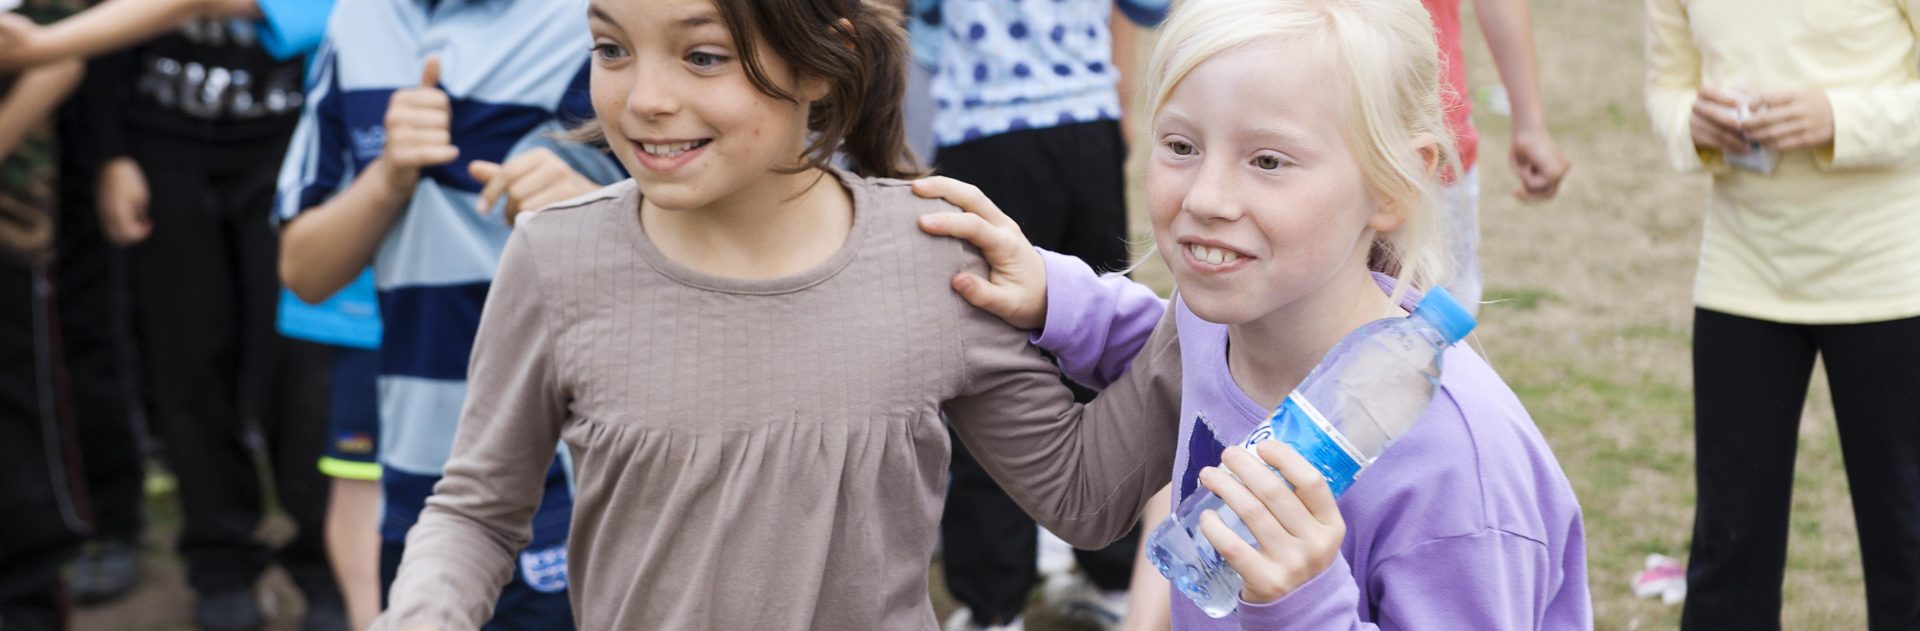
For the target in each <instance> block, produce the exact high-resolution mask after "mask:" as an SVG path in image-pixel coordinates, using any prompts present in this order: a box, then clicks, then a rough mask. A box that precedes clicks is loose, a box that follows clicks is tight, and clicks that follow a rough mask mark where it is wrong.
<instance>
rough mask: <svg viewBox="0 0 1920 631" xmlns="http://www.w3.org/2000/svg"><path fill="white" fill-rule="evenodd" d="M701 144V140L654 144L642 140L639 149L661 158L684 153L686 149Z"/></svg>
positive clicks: (691, 148)
mask: <svg viewBox="0 0 1920 631" xmlns="http://www.w3.org/2000/svg"><path fill="white" fill-rule="evenodd" d="M701 144H702V143H701V141H693V142H675V143H667V144H655V143H650V142H643V143H640V150H641V151H645V152H647V153H651V154H653V155H656V156H660V157H662V158H671V157H674V156H677V155H680V154H683V153H686V152H688V151H692V150H693V149H694V148H695V147H698V146H700V145H701Z"/></svg>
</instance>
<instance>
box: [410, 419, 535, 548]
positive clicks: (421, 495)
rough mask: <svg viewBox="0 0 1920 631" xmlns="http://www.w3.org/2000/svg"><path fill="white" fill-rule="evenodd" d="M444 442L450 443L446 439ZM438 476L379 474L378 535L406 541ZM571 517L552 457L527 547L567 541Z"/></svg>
mask: <svg viewBox="0 0 1920 631" xmlns="http://www.w3.org/2000/svg"><path fill="white" fill-rule="evenodd" d="M447 440H453V437H452V436H448V437H447ZM439 483H440V476H435V475H414V474H411V473H406V472H402V471H395V470H393V469H391V468H388V469H385V470H383V471H381V472H380V489H381V499H382V502H383V504H384V505H385V507H386V510H385V511H383V512H382V514H381V517H380V536H381V538H382V539H385V540H387V541H405V540H406V538H407V530H408V529H410V528H413V525H414V524H415V523H417V522H419V521H420V511H421V510H423V509H425V508H426V507H427V497H428V496H430V495H433V485H435V484H439ZM572 517H573V493H572V492H571V491H569V490H568V488H567V474H566V470H565V469H562V468H561V467H560V459H559V458H555V459H554V461H553V464H551V465H549V466H548V467H547V481H546V489H545V493H544V494H543V495H542V496H541V498H540V508H539V509H537V510H535V511H534V513H533V540H532V541H530V542H528V544H527V547H528V548H542V547H547V546H552V545H556V544H559V543H561V542H564V541H566V540H567V531H568V530H569V527H570V524H571V523H572V521H573V520H572Z"/></svg>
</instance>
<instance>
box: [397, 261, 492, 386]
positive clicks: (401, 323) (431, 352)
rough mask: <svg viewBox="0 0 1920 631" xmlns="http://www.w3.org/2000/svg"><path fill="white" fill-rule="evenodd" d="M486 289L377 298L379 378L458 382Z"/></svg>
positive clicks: (417, 290)
mask: <svg viewBox="0 0 1920 631" xmlns="http://www.w3.org/2000/svg"><path fill="white" fill-rule="evenodd" d="M491 285H492V283H487V282H480V283H468V284H464V285H430V286H419V287H401V288H397V289H393V290H389V291H383V292H380V315H381V324H383V325H384V326H385V329H384V330H383V331H382V336H381V339H380V374H382V375H396V376H405V377H420V378H424V379H445V380H452V381H462V380H465V379H466V378H467V361H468V359H470V358H471V357H472V356H473V336H474V333H475V332H477V331H478V330H479V328H480V310H481V308H482V307H485V306H486V304H487V288H488V287H490V286H491Z"/></svg>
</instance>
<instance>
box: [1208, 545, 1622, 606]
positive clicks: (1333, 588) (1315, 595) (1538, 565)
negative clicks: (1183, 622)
mask: <svg viewBox="0 0 1920 631" xmlns="http://www.w3.org/2000/svg"><path fill="white" fill-rule="evenodd" d="M1548 557H1549V555H1548V553H1547V549H1546V546H1545V545H1543V544H1541V543H1540V542H1538V541H1534V540H1532V539H1528V538H1525V537H1520V536H1517V535H1513V534H1508V533H1505V532H1500V531H1493V530H1487V531H1482V532H1480V533H1477V534H1472V535H1465V536H1459V537H1449V538H1445V539H1435V540H1432V541H1427V542H1425V543H1422V544H1420V545H1417V546H1414V547H1413V548H1412V549H1409V550H1407V551H1406V552H1403V553H1401V554H1399V555H1396V556H1394V557H1393V558H1390V559H1387V560H1385V561H1382V562H1381V563H1380V564H1379V566H1378V567H1377V568H1376V569H1375V570H1374V571H1373V573H1372V577H1371V581H1372V582H1371V585H1372V592H1373V594H1372V596H1373V599H1374V601H1375V606H1374V607H1373V610H1374V612H1375V616H1374V623H1373V624H1369V623H1366V622H1362V621H1361V620H1360V618H1359V599H1360V589H1359V587H1358V586H1357V585H1356V584H1355V583H1354V580H1353V572H1352V569H1351V568H1350V567H1349V566H1348V565H1347V561H1346V559H1345V557H1344V556H1343V557H1341V558H1338V559H1336V560H1335V561H1334V564H1333V566H1332V567H1329V568H1327V571H1326V572H1322V573H1321V574H1320V576H1317V577H1314V579H1313V580H1310V581H1307V583H1306V584H1305V585H1302V586H1301V587H1300V589H1296V590H1294V591H1293V593H1290V594H1287V595H1286V597H1284V598H1281V599H1280V600H1277V601H1274V602H1271V603H1264V604H1252V603H1245V602H1243V603H1240V607H1239V612H1238V614H1239V615H1238V617H1239V619H1240V628H1241V629H1246V630H1248V631H1252V630H1254V629H1259V630H1262V631H1270V630H1273V629H1540V628H1543V624H1544V622H1543V619H1542V616H1543V614H1544V615H1547V616H1549V617H1551V612H1542V611H1541V610H1540V609H1539V607H1540V606H1541V604H1542V603H1545V602H1547V601H1548V600H1549V599H1550V597H1551V596H1552V595H1553V594H1554V593H1555V592H1557V591H1558V590H1557V589H1555V588H1554V587H1553V586H1552V583H1553V582H1554V578H1553V576H1552V573H1553V571H1554V568H1553V564H1552V563H1551V562H1550V560H1549V558H1548ZM1591 624H1592V623H1591V622H1588V626H1587V628H1591Z"/></svg>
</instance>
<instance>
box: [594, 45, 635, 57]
mask: <svg viewBox="0 0 1920 631" xmlns="http://www.w3.org/2000/svg"><path fill="white" fill-rule="evenodd" d="M593 56H594V57H598V58H600V59H601V60H604V61H614V60H617V59H620V58H622V57H626V56H627V51H626V49H624V48H621V47H619V46H616V45H613V44H597V45H595V46H594V47H593Z"/></svg>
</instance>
